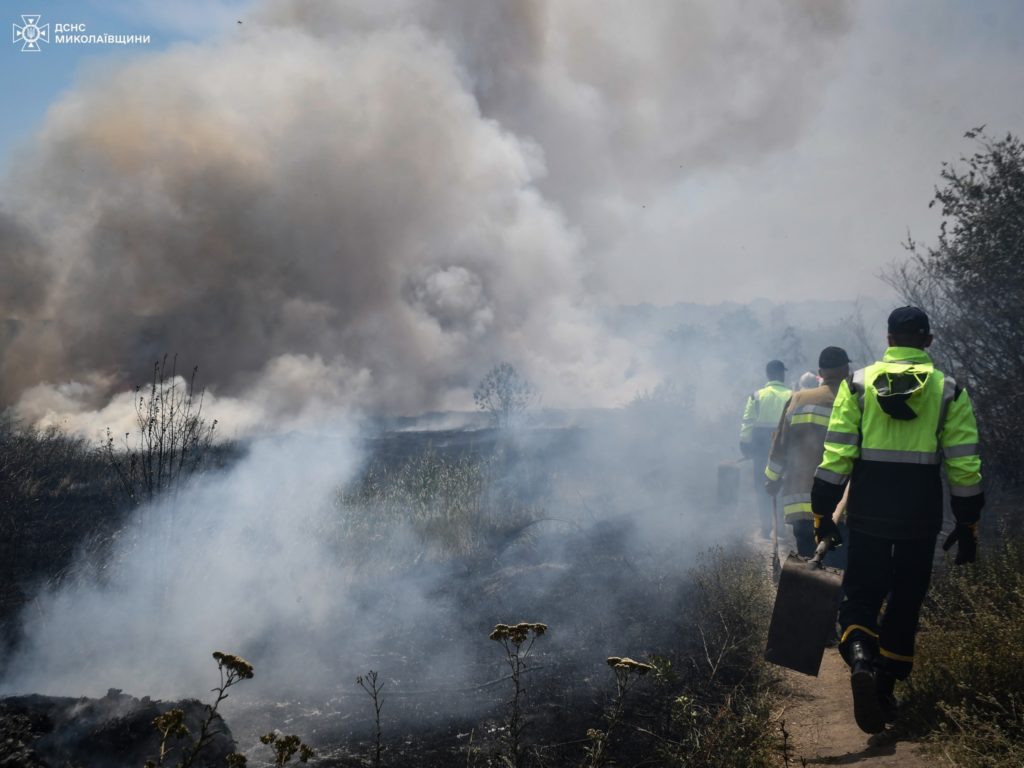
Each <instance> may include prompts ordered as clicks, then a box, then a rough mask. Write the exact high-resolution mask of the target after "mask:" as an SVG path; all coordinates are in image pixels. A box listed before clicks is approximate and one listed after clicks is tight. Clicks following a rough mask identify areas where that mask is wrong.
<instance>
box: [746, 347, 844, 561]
mask: <svg viewBox="0 0 1024 768" xmlns="http://www.w3.org/2000/svg"><path fill="white" fill-rule="evenodd" d="M818 374H819V375H820V376H821V380H822V384H821V386H816V387H814V388H812V389H801V390H800V391H798V392H796V393H794V394H793V397H792V398H791V399H790V401H789V404H788V405H787V406H786V410H785V413H784V414H783V416H782V419H781V420H780V422H779V426H778V429H777V430H776V431H775V436H774V437H773V438H772V443H771V451H770V453H769V455H768V466H767V467H765V469H764V474H765V477H766V478H767V479H766V480H765V481H764V488H765V490H766V491H767V492H768V495H769V496H772V497H775V496H777V495H778V494H779V493H780V491H781V493H782V510H783V516H784V518H785V521H786V523H788V524H789V525H791V526H792V527H793V538H795V539H796V551H797V553H798V554H801V555H803V556H804V557H810V556H812V555H813V554H814V548H815V541H814V527H813V524H812V522H811V485H812V484H813V483H814V471H815V470H816V469H817V468H818V464H819V463H820V462H821V454H822V445H823V444H824V442H825V433H826V431H827V430H828V420H829V416H830V415H831V414H832V403H833V401H834V400H835V399H836V393H837V392H838V391H839V385H840V384H842V383H843V382H844V381H845V380H846V379H848V378H849V377H850V358H849V357H848V356H847V355H846V350H844V349H842V348H840V347H825V349H823V350H821V354H820V355H818ZM804 375H805V376H806V375H809V376H812V377H813V376H814V374H812V373H811V374H804ZM816 380H817V379H816V378H815V381H816ZM830 564H831V563H830Z"/></svg>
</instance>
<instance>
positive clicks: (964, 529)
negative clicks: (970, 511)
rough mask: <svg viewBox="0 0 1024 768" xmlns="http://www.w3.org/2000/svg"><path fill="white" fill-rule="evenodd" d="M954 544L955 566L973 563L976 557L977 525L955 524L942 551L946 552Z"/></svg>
mask: <svg viewBox="0 0 1024 768" xmlns="http://www.w3.org/2000/svg"><path fill="white" fill-rule="evenodd" d="M954 544H956V560H954V561H953V562H954V563H956V564H957V565H963V564H964V563H973V562H974V561H975V560H976V559H977V557H978V524H977V523H971V524H969V525H968V524H965V523H957V524H956V528H954V529H953V532H952V533H951V534H949V536H947V537H946V541H945V543H944V544H943V545H942V549H943V550H944V551H946V552H948V551H949V550H950V549H951V548H952V546H953V545H954Z"/></svg>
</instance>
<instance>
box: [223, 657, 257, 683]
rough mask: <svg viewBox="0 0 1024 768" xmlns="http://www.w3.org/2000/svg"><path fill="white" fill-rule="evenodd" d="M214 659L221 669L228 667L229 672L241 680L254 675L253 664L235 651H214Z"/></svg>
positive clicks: (248, 678) (249, 678)
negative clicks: (234, 652)
mask: <svg viewBox="0 0 1024 768" xmlns="http://www.w3.org/2000/svg"><path fill="white" fill-rule="evenodd" d="M213 658H214V661H216V662H217V666H218V667H220V668H221V669H227V670H228V672H229V673H231V674H233V675H234V676H235V677H237V678H239V679H241V680H251V679H252V677H253V668H252V664H250V663H249V662H248V661H246V660H245V659H243V658H242V657H241V656H236V655H235V654H233V653H224V652H223V651H214V652H213Z"/></svg>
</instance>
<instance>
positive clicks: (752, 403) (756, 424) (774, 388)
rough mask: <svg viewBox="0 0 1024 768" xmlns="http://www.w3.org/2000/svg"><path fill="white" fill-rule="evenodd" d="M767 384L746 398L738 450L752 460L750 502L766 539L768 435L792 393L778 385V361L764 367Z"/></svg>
mask: <svg viewBox="0 0 1024 768" xmlns="http://www.w3.org/2000/svg"><path fill="white" fill-rule="evenodd" d="M765 374H766V375H767V376H768V382H767V383H766V384H765V385H764V386H763V387H761V388H760V389H759V390H757V391H756V392H754V393H753V394H752V395H750V397H748V398H747V404H746V407H745V408H744V409H743V422H742V424H741V425H740V451H741V452H742V453H743V455H744V456H745V457H747V458H748V459H751V460H752V461H753V465H754V469H753V479H754V503H755V504H756V505H757V510H758V518H759V520H760V523H761V535H762V536H764V537H765V538H766V539H767V538H770V537H771V534H772V506H771V500H770V499H769V498H768V497H767V496H765V494H764V491H763V489H762V486H763V484H764V468H765V467H766V466H767V465H768V450H769V448H770V447H771V441H772V432H773V431H774V430H775V428H776V427H777V426H778V425H779V418H781V416H782V412H783V411H784V410H785V408H786V403H787V402H788V401H789V398H790V396H791V395H792V394H793V393H792V391H791V390H790V389H789V387H787V386H786V385H785V384H783V383H782V380H783V378H785V375H786V366H785V365H783V364H782V361H781V360H771V361H769V362H768V365H766V366H765Z"/></svg>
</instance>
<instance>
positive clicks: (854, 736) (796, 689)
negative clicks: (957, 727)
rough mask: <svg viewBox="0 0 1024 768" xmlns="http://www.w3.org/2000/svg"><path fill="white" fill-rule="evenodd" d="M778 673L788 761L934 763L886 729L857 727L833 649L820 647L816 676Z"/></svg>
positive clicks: (912, 766) (924, 767)
mask: <svg viewBox="0 0 1024 768" xmlns="http://www.w3.org/2000/svg"><path fill="white" fill-rule="evenodd" d="M783 675H784V682H785V684H786V686H787V688H788V689H789V696H788V697H787V698H786V700H785V701H784V702H783V711H782V712H781V713H780V719H781V720H784V721H785V724H786V730H787V731H788V732H789V735H790V763H789V764H790V765H792V766H799V765H801V764H806V765H858V766H897V765H898V766H900V768H928V766H931V765H933V764H934V761H932V760H929V759H927V757H925V756H924V755H922V754H920V753H919V752H918V749H917V747H916V746H915V745H914V744H913V743H912V742H907V741H899V740H897V739H896V738H894V737H893V736H892V735H890V734H888V733H883V734H879V735H877V736H868V734H866V733H864V732H863V731H861V730H860V728H858V727H857V724H856V723H855V722H854V721H853V704H852V702H851V700H850V673H849V671H848V670H847V667H846V664H845V663H844V662H843V660H842V658H841V657H840V656H839V653H838V652H837V651H836V650H835V649H834V648H829V649H827V650H826V651H825V658H824V659H823V660H822V662H821V672H820V673H819V675H818V677H817V678H814V677H808V676H807V675H801V674H799V673H797V672H790V671H789V670H784V671H783ZM801 758H802V759H803V760H804V761H806V763H802V762H801Z"/></svg>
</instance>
